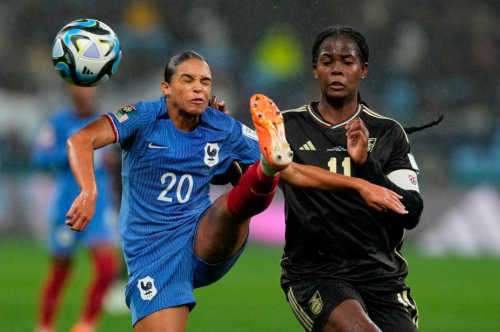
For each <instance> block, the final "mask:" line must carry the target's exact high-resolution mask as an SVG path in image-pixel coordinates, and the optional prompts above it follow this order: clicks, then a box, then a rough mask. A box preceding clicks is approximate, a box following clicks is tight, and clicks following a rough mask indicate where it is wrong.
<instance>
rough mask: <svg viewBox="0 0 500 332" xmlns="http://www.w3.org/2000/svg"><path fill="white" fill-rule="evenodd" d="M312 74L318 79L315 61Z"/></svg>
mask: <svg viewBox="0 0 500 332" xmlns="http://www.w3.org/2000/svg"><path fill="white" fill-rule="evenodd" d="M313 75H314V78H315V79H318V68H317V67H316V64H315V63H313Z"/></svg>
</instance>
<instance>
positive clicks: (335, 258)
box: [281, 103, 423, 289]
mask: <svg viewBox="0 0 500 332" xmlns="http://www.w3.org/2000/svg"><path fill="white" fill-rule="evenodd" d="M317 105H318V103H311V104H310V105H307V106H303V107H301V108H298V109H294V110H287V111H283V112H282V113H283V117H284V123H285V130H286V136H287V140H288V142H289V143H290V145H291V148H292V150H293V152H294V159H293V161H294V162H296V163H299V164H307V165H313V166H317V167H320V168H324V169H326V170H329V171H332V172H336V173H339V174H344V175H347V176H353V177H361V178H365V179H367V180H369V181H370V182H372V183H376V184H380V185H384V184H385V185H384V186H386V187H389V188H390V189H393V190H395V188H394V186H391V185H388V184H387V183H388V182H389V181H388V180H387V178H386V176H385V175H387V174H389V173H390V172H392V171H395V170H399V169H412V170H415V171H418V169H417V165H416V163H415V161H414V159H413V157H412V156H411V152H410V144H409V141H408V137H407V136H406V133H405V131H404V129H403V128H402V127H401V125H400V124H399V123H397V122H396V121H394V120H392V119H389V118H386V117H383V116H381V115H379V114H377V113H375V112H373V111H371V110H370V109H368V108H367V107H365V106H363V105H359V106H358V108H357V109H356V111H355V112H354V113H353V114H352V116H351V117H350V118H349V119H347V120H346V121H344V122H342V123H339V124H331V123H329V122H327V121H326V120H324V119H323V118H322V117H321V116H320V115H319V112H318V111H317ZM356 116H359V117H360V118H361V119H362V120H363V122H364V123H365V125H366V127H367V128H368V131H369V135H370V138H369V144H368V149H369V158H368V159H369V160H368V161H367V162H366V163H365V164H366V165H363V166H357V165H356V164H355V163H354V162H353V161H352V160H351V158H350V157H349V154H348V152H347V139H346V130H345V128H344V127H345V125H346V123H347V122H348V121H349V120H350V119H352V118H354V117H356ZM281 188H282V190H283V193H284V196H285V218H286V245H285V251H284V255H283V260H282V262H281V265H282V267H283V276H282V282H283V283H284V284H286V283H287V282H289V281H293V280H299V279H304V278H321V277H329V276H334V277H336V278H340V279H345V280H349V281H351V282H360V283H363V284H364V285H365V286H370V285H372V286H374V287H377V289H381V287H382V288H383V287H384V286H386V287H387V288H388V289H394V288H398V287H402V286H404V277H405V276H406V274H407V266H406V261H405V260H404V258H403V256H402V255H401V253H400V251H399V250H400V248H401V245H402V243H403V238H404V229H405V225H406V224H405V220H403V221H401V220H400V219H404V217H402V216H401V215H398V214H396V213H393V212H377V211H375V210H374V209H371V208H370V207H369V206H368V205H367V204H366V202H365V201H364V200H363V199H362V197H361V195H359V194H358V193H357V192H355V191H346V192H341V193H338V192H337V193H334V192H324V191H314V190H304V189H301V188H297V187H293V186H290V185H287V184H285V183H281ZM395 191H397V192H398V193H401V192H406V193H405V195H406V196H405V198H404V199H406V198H407V197H410V198H408V199H407V201H406V202H405V201H404V200H403V204H405V206H406V207H407V209H408V203H410V204H411V205H412V206H413V208H415V209H416V212H415V213H417V214H418V215H417V216H416V220H417V221H416V223H418V219H419V217H420V213H421V211H422V208H423V205H422V201H421V198H420V195H419V194H418V192H417V191H411V192H410V194H409V195H407V194H408V191H405V190H402V189H400V188H398V189H397V190H395ZM408 211H409V212H410V213H412V211H411V210H410V209H408ZM412 220H415V218H413V219H412ZM416 223H415V222H413V224H412V225H411V226H406V228H412V227H414V226H415V225H416Z"/></svg>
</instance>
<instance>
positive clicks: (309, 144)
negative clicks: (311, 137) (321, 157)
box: [299, 141, 316, 151]
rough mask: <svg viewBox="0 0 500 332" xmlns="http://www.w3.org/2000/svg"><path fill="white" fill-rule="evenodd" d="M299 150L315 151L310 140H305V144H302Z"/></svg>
mask: <svg viewBox="0 0 500 332" xmlns="http://www.w3.org/2000/svg"><path fill="white" fill-rule="evenodd" d="M299 150H310V151H316V147H315V146H314V145H313V144H312V142H311V141H307V143H306V144H304V145H302V146H301V147H300V148H299Z"/></svg>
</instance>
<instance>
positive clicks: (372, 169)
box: [346, 118, 424, 229]
mask: <svg viewBox="0 0 500 332" xmlns="http://www.w3.org/2000/svg"><path fill="white" fill-rule="evenodd" d="M346 130H347V133H346V136H347V150H348V152H349V156H350V157H351V158H352V160H354V162H355V164H354V165H353V168H354V169H356V174H358V175H359V177H360V178H362V179H365V180H367V181H369V182H370V183H372V184H375V185H379V186H382V187H384V188H388V189H390V190H391V191H393V192H395V193H397V194H398V195H399V197H400V199H402V201H403V202H404V203H405V206H406V208H407V209H408V213H407V214H406V215H404V216H395V221H396V222H397V223H398V224H399V225H400V226H402V227H404V228H406V229H412V228H415V226H417V224H418V223H419V221H420V216H421V215H422V211H423V209H424V203H423V200H422V197H421V196H420V193H419V192H418V189H417V190H406V189H403V187H404V186H399V185H398V184H397V182H393V181H391V179H389V178H388V177H387V176H386V174H384V172H383V171H382V168H381V166H380V163H379V162H378V161H377V160H375V159H373V158H372V157H371V156H370V154H369V153H368V149H367V147H368V137H369V133H368V129H367V128H366V126H365V124H364V123H363V121H362V120H361V119H360V118H356V119H354V120H351V121H349V123H348V124H347V125H346ZM408 172H412V171H411V170H408ZM413 173H414V172H413ZM409 174H410V173H409ZM413 175H414V177H415V179H416V175H417V174H416V173H414V174H413Z"/></svg>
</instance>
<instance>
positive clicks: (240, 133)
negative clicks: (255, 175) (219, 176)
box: [231, 121, 260, 164]
mask: <svg viewBox="0 0 500 332" xmlns="http://www.w3.org/2000/svg"><path fill="white" fill-rule="evenodd" d="M231 145H232V149H231V151H232V152H231V153H232V160H237V161H239V162H240V163H243V164H253V163H254V162H256V161H257V160H259V158H260V148H259V141H258V139H257V134H256V133H255V131H254V130H252V129H250V128H248V127H247V126H245V125H244V124H243V123H241V122H238V121H235V122H234V126H233V130H232V133H231Z"/></svg>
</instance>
